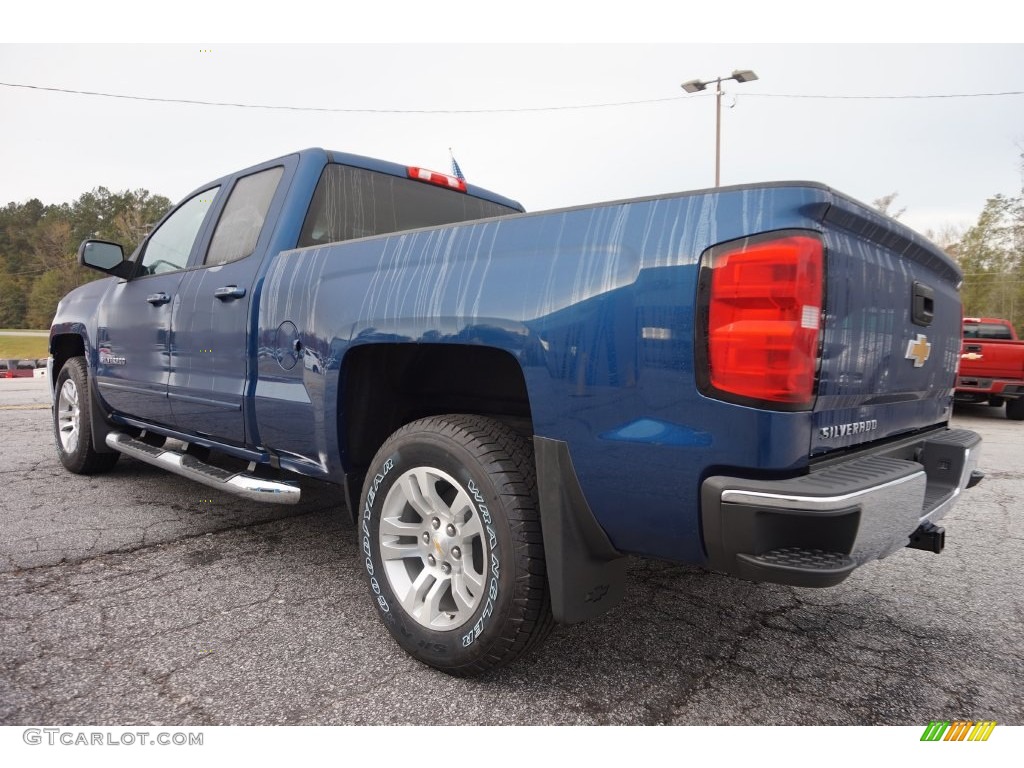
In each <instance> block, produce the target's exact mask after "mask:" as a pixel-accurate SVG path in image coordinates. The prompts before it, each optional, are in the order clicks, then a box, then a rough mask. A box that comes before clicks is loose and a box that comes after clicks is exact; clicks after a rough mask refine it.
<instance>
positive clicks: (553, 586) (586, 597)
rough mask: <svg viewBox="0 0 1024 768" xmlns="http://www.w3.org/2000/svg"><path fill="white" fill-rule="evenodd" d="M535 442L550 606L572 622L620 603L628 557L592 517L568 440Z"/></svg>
mask: <svg viewBox="0 0 1024 768" xmlns="http://www.w3.org/2000/svg"><path fill="white" fill-rule="evenodd" d="M533 445H534V454H535V457H536V462H537V489H538V494H539V497H540V522H541V529H542V531H543V533H544V555H545V558H544V559H545V564H546V567H547V575H548V587H549V589H550V590H551V611H552V613H553V614H554V617H555V621H557V622H559V623H560V624H575V623H577V622H580V621H584V620H586V619H591V618H594V617H595V616H600V615H601V614H602V613H605V612H606V611H609V610H611V609H612V608H614V607H615V606H616V605H618V604H619V602H620V601H621V600H622V597H623V595H624V594H625V591H626V558H625V557H624V556H623V555H622V553H620V552H618V551H617V550H616V549H615V547H613V546H612V544H611V542H610V541H609V540H608V536H607V534H605V532H604V529H602V528H601V526H600V525H599V524H598V522H597V521H596V520H595V519H594V515H593V513H592V512H591V510H590V505H588V504H587V500H586V498H585V497H584V495H583V490H582V489H581V488H580V484H579V481H578V480H577V478H576V470H575V469H574V467H573V465H572V458H571V457H570V456H569V447H568V445H566V444H565V443H564V442H563V441H561V440H551V439H549V438H546V437H534V438H533Z"/></svg>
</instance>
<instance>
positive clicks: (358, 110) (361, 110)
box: [0, 83, 1024, 115]
mask: <svg viewBox="0 0 1024 768" xmlns="http://www.w3.org/2000/svg"><path fill="white" fill-rule="evenodd" d="M0 86H3V87H5V88H24V89H27V90H33V91H48V92H50V93H66V94H75V95H78V96H99V97H102V98H107V99H127V100H129V101H148V102H156V103H161V104H192V105H196V106H202V107H236V108H239V109H272V110H285V111H289V112H338V113H347V114H398V115H470V114H496V113H510V112H557V111H565V110H576V109H602V108H605V107H629V106H634V105H638V104H658V103H662V102H667V101H682V100H685V99H689V98H692V96H668V97H663V98H659V99H636V100H633V101H613V102H604V103H600V104H565V105H556V106H547V107H493V108H481V109H387V108H371V107H298V106H291V105H282V104H244V103H241V102H231V101H205V100H202V99H170V98H163V97H159V96H133V95H130V94H124V93H105V92H102V91H84V90H76V89H72V88H53V87H50V86H44V85H29V84H26V83H0ZM695 95H697V96H700V95H706V94H695ZM743 96H744V98H769V99H847V100H896V99H971V98H982V97H997V96H1024V91H999V92H993V93H932V94H902V95H893V96H878V95H874V96H872V95H862V96H836V95H828V94H798V93H744V94H743Z"/></svg>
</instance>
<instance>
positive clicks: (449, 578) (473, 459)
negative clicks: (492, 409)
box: [359, 415, 553, 676]
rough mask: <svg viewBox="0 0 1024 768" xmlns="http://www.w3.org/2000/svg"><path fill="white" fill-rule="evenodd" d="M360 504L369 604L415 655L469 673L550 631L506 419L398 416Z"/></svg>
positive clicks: (536, 525)
mask: <svg viewBox="0 0 1024 768" xmlns="http://www.w3.org/2000/svg"><path fill="white" fill-rule="evenodd" d="M360 510H361V513H360V536H359V541H360V544H361V547H362V551H363V555H364V556H365V563H364V564H365V568H366V572H367V575H368V577H369V585H370V590H371V593H372V596H373V599H374V602H375V604H376V606H377V611H378V613H379V614H380V617H381V619H382V621H383V622H384V624H385V626H386V627H387V628H388V631H389V632H391V634H392V636H393V637H394V638H395V640H397V641H398V643H399V644H400V645H401V646H402V647H403V648H404V649H405V650H406V651H407V652H408V653H409V654H411V655H412V656H413V657H415V658H417V659H419V660H420V661H422V662H424V663H425V664H429V665H430V666H432V667H435V668H437V669H440V670H441V671H443V672H447V673H449V674H453V675H459V676H470V675H477V674H481V673H483V672H486V671H487V670H489V669H493V668H495V667H500V666H503V665H505V664H508V663H510V662H512V661H513V660H515V659H516V658H518V657H519V656H521V655H522V654H524V653H526V652H527V651H528V650H530V649H531V648H532V647H533V646H534V645H536V644H537V643H539V642H540V641H541V640H542V639H543V638H544V637H545V636H546V635H547V634H548V632H549V631H550V630H551V626H552V624H553V619H552V616H551V605H550V597H549V593H548V587H547V579H546V577H545V569H544V547H543V544H542V540H541V529H540V517H539V511H538V504H537V490H536V473H535V469H534V463H533V450H532V445H531V442H530V440H529V439H527V438H525V437H523V436H522V435H520V434H519V433H517V432H516V431H515V430H513V429H512V428H511V427H509V426H507V425H505V424H503V423H501V422H499V421H495V420H494V419H488V418H484V417H481V416H468V415H449V416H433V417H430V418H426V419H421V420H420V421H416V422H413V423H411V424H408V425H406V426H404V427H402V428H401V429H399V430H398V431H397V432H395V433H394V434H393V435H392V436H391V437H390V438H388V440H387V441H386V442H385V443H384V445H383V446H382V447H381V449H380V451H378V452H377V455H376V457H374V460H373V464H372V466H371V468H370V471H369V474H368V475H367V478H366V482H365V483H364V486H363V493H362V498H361V505H360Z"/></svg>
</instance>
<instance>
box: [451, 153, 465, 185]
mask: <svg viewBox="0 0 1024 768" xmlns="http://www.w3.org/2000/svg"><path fill="white" fill-rule="evenodd" d="M452 176H454V177H455V178H456V179H461V180H462V181H465V180H466V177H465V175H463V173H462V169H461V168H459V163H458V161H457V160H456V159H455V155H452Z"/></svg>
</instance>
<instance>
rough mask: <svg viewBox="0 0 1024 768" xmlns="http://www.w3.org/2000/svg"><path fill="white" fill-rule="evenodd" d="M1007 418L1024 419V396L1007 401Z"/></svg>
mask: <svg viewBox="0 0 1024 768" xmlns="http://www.w3.org/2000/svg"><path fill="white" fill-rule="evenodd" d="M1006 418H1008V419H1011V420H1013V421H1024V397H1015V398H1013V400H1007V401H1006Z"/></svg>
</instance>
